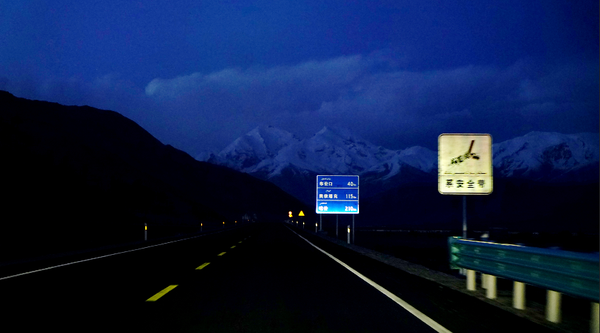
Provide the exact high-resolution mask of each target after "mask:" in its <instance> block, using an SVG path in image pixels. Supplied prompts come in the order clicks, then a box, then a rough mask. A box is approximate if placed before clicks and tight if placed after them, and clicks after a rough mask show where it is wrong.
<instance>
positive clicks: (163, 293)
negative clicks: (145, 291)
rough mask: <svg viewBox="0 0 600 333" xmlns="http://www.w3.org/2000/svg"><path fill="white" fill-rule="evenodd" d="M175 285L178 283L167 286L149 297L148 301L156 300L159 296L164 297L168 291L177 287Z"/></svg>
mask: <svg viewBox="0 0 600 333" xmlns="http://www.w3.org/2000/svg"><path fill="white" fill-rule="evenodd" d="M175 287H177V285H176V284H172V285H170V286H168V287H166V288H165V289H163V290H161V291H159V292H158V293H157V294H156V295H154V296H152V297H150V298H148V299H147V300H146V302H156V301H157V300H158V299H159V298H161V297H163V296H164V295H165V294H166V293H168V292H169V291H171V290H173V289H175Z"/></svg>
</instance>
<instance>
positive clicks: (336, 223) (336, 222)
mask: <svg viewBox="0 0 600 333" xmlns="http://www.w3.org/2000/svg"><path fill="white" fill-rule="evenodd" d="M338 216H339V215H338V214H335V238H338Z"/></svg>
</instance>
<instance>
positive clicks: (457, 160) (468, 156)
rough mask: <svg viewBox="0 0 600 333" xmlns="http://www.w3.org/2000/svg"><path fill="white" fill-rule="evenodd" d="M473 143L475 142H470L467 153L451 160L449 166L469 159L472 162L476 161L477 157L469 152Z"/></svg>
mask: <svg viewBox="0 0 600 333" xmlns="http://www.w3.org/2000/svg"><path fill="white" fill-rule="evenodd" d="M474 143H475V140H471V146H470V147H469V151H467V152H466V153H465V154H463V155H460V156H458V157H456V158H453V159H452V161H451V163H450V165H452V164H459V163H462V162H464V161H466V160H468V159H469V158H472V159H474V160H478V159H479V156H477V154H476V153H472V152H471V150H473V144H474Z"/></svg>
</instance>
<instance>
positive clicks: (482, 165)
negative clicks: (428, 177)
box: [438, 134, 494, 195]
mask: <svg viewBox="0 0 600 333" xmlns="http://www.w3.org/2000/svg"><path fill="white" fill-rule="evenodd" d="M492 170H493V167H492V136H491V135H489V134H441V135H440V136H439V137H438V191H439V192H440V193H441V194H449V195H471V194H490V193H492V190H493V188H494V187H493V185H494V184H493V176H492Z"/></svg>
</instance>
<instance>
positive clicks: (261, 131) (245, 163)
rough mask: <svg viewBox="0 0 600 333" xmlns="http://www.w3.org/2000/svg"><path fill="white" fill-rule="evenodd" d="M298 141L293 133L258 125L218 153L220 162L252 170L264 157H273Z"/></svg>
mask: <svg viewBox="0 0 600 333" xmlns="http://www.w3.org/2000/svg"><path fill="white" fill-rule="evenodd" d="M296 142H298V139H296V137H294V135H293V134H292V133H290V132H287V131H285V130H282V129H279V128H276V127H273V126H258V127H256V128H254V129H253V130H251V131H250V132H248V133H247V134H245V135H243V136H241V137H239V138H237V139H236V140H235V141H234V142H232V143H231V144H230V145H229V146H227V147H225V149H223V150H222V151H221V152H220V153H219V154H218V155H217V159H218V161H219V162H220V164H223V165H225V166H228V167H230V168H233V169H237V170H240V171H243V172H253V171H254V169H255V168H256V166H257V165H258V164H259V163H261V162H262V161H264V160H265V159H272V158H274V157H275V156H276V155H277V154H278V153H279V151H280V150H281V149H282V148H284V147H286V146H288V145H291V144H293V143H296Z"/></svg>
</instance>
